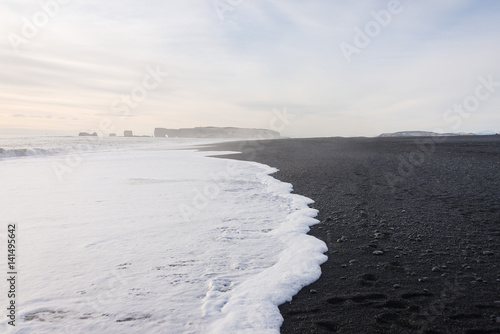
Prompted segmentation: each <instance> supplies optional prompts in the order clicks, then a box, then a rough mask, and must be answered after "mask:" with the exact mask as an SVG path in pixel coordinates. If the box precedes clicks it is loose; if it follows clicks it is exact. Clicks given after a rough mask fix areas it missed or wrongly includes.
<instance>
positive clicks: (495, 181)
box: [206, 136, 500, 334]
mask: <svg viewBox="0 0 500 334" xmlns="http://www.w3.org/2000/svg"><path fill="white" fill-rule="evenodd" d="M206 149H207V150H221V151H239V152H242V154H231V155H222V156H217V157H219V158H231V159H237V160H248V161H256V162H259V163H264V164H266V165H269V166H271V167H275V168H278V169H279V170H280V171H279V172H277V173H275V174H273V175H272V176H273V177H275V178H276V179H278V180H280V181H284V182H288V183H291V184H292V185H293V187H294V193H297V194H300V195H303V196H306V197H309V198H311V199H313V200H314V201H315V203H314V204H312V205H311V207H312V208H315V209H318V210H319V213H318V216H317V217H316V219H318V220H319V221H320V222H321V223H320V224H317V225H314V226H312V227H311V231H310V233H309V234H310V235H313V236H315V237H316V238H318V239H320V240H323V241H324V242H325V243H326V244H327V245H328V248H329V250H328V252H327V253H326V255H328V261H327V262H325V263H324V264H323V265H322V266H321V269H322V276H321V277H320V279H319V280H317V281H316V282H314V283H313V284H311V285H309V286H307V287H305V288H303V289H302V290H301V291H300V292H299V293H298V294H297V295H296V296H294V298H293V300H292V301H291V302H287V303H285V304H282V305H281V306H280V311H281V314H282V315H283V317H284V322H283V325H282V327H281V333H285V334H286V333H332V332H336V333H365V332H367V333H470V334H472V333H499V332H500V330H499V328H500V305H499V304H500V302H499V301H500V296H499V294H498V291H499V286H500V270H499V269H500V266H499V264H500V263H499V262H500V261H499V255H500V190H499V189H500V176H499V174H500V173H499V171H500V137H499V136H467V137H411V138H406V137H405V138H390V137H389V138H311V139H277V140H263V141H257V142H255V141H247V142H228V143H221V144H216V145H213V146H212V145H211V146H210V147H209V148H206Z"/></svg>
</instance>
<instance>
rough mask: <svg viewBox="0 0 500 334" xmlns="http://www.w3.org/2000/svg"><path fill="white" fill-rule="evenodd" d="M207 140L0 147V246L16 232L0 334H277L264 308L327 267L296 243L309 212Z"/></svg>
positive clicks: (18, 142) (265, 170)
mask: <svg viewBox="0 0 500 334" xmlns="http://www.w3.org/2000/svg"><path fill="white" fill-rule="evenodd" d="M212 142H213V141H212ZM206 143H209V141H207V140H185V139H184V140H180V139H155V138H106V139H104V138H74V137H39V138H27V137H25V138H0V148H1V149H2V150H0V154H1V155H0V175H1V179H0V187H1V189H2V191H1V193H0V203H2V207H1V216H2V222H3V224H1V226H0V229H1V230H0V238H1V245H2V248H4V249H6V247H7V246H6V238H7V225H8V224H16V227H17V231H18V235H17V240H16V242H17V244H16V245H17V249H16V251H17V258H16V261H17V266H18V282H17V288H16V289H17V292H18V294H17V295H16V305H17V320H16V327H15V328H12V326H10V325H8V323H7V321H8V319H7V317H6V314H7V311H4V312H5V315H4V316H2V317H1V318H0V319H1V321H0V332H13V333H176V334H177V333H279V327H280V325H281V322H282V317H281V315H280V313H279V309H278V307H277V306H278V305H279V304H281V303H283V302H285V301H287V300H290V299H291V297H292V296H293V295H294V294H296V293H297V292H298V290H300V289H301V288H302V287H303V286H305V285H307V284H309V283H311V282H313V281H314V280H316V279H317V278H319V276H320V274H321V271H320V267H319V265H320V264H321V263H323V262H324V261H325V260H326V256H325V255H324V254H323V253H324V252H326V250H327V249H326V245H325V244H324V243H323V242H322V241H320V240H318V239H316V238H314V237H312V236H309V235H307V234H306V233H307V232H308V231H309V226H311V225H312V224H316V223H317V220H315V219H314V217H315V216H316V214H317V212H316V211H315V210H313V209H311V208H309V207H308V204H310V203H312V201H311V200H310V199H308V198H305V197H302V196H299V195H295V194H290V192H291V190H292V185H290V184H287V183H282V182H280V181H277V180H276V179H274V178H272V176H271V174H272V173H273V172H275V171H276V170H275V169H273V168H271V167H269V166H266V165H262V164H258V163H253V162H241V161H234V160H227V159H220V158H215V157H210V156H211V155H215V154H221V152H199V151H196V149H195V148H194V147H193V146H192V145H200V144H206ZM6 260H7V259H6V256H3V257H0V269H1V270H2V271H4V272H5V273H6V272H7V271H8V270H7V261H6ZM7 290H8V286H7V282H6V280H2V283H1V284H0V296H1V297H0V302H1V304H0V308H1V309H4V310H6V307H7V303H8V301H7V298H6V292H7ZM4 306H5V307H4Z"/></svg>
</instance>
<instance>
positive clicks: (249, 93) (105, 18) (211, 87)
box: [0, 0, 500, 136]
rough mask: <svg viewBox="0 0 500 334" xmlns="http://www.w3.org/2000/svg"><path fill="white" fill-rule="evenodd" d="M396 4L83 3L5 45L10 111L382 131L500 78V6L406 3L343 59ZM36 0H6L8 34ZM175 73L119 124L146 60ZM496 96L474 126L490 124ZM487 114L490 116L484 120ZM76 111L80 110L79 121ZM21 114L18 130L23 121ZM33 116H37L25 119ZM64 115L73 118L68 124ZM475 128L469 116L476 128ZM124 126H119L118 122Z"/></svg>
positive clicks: (435, 114) (306, 131) (437, 119)
mask: <svg viewBox="0 0 500 334" xmlns="http://www.w3.org/2000/svg"><path fill="white" fill-rule="evenodd" d="M387 4H388V1H381V0H362V1H358V2H356V3H355V4H353V3H348V2H325V1H320V0H313V1H308V2H304V1H298V0H292V1H287V2H283V1H277V0H272V1H263V0H255V1H243V2H241V5H239V6H235V7H234V10H232V11H230V12H227V13H226V14H227V15H225V17H224V20H221V19H220V17H219V15H218V13H217V11H216V10H215V9H214V7H213V3H212V2H211V1H201V0H196V1H195V0H193V1H183V2H175V3H174V2H172V1H159V0H158V1H154V0H148V1H142V2H136V1H132V0H124V1H121V2H119V3H117V2H109V1H108V2H102V1H97V0H89V1H85V2H84V1H72V2H70V3H68V4H67V5H64V6H61V7H60V10H59V12H58V14H57V15H55V16H54V17H53V18H50V21H49V22H48V23H47V24H46V25H45V26H43V27H41V28H40V29H39V32H38V34H37V35H36V36H35V37H33V38H31V39H29V42H28V43H26V44H23V45H22V46H21V52H20V53H19V54H16V53H15V52H14V51H13V49H12V46H11V45H10V44H9V42H8V39H7V38H6V39H4V40H3V42H2V44H0V61H1V62H2V63H3V64H8V66H5V67H4V70H3V72H2V76H1V77H0V97H1V98H2V101H3V102H2V109H0V115H1V114H2V113H4V114H5V115H17V114H19V115H31V114H33V115H37V114H38V113H44V114H47V113H50V114H51V115H53V118H52V119H47V121H51V122H53V123H52V125H51V128H57V127H60V128H61V129H62V128H67V127H68V126H70V127H72V131H78V130H79V129H80V128H85V129H91V128H95V127H97V126H98V124H99V121H100V120H101V119H102V118H104V117H112V118H113V119H116V125H117V127H119V128H120V129H121V128H134V129H137V132H146V131H151V130H152V129H153V128H154V127H155V126H164V125H165V126H166V125H168V126H169V127H176V126H178V127H187V126H199V125H205V124H208V123H210V124H211V125H220V126H232V125H234V126H262V125H263V124H264V125H265V124H266V122H267V119H268V117H269V115H270V114H272V109H273V108H282V107H285V106H287V107H288V109H289V110H290V112H292V113H293V112H295V113H296V114H297V115H299V116H300V117H299V120H300V121H298V122H295V123H294V124H293V125H291V126H290V127H289V128H287V130H286V131H287V133H285V135H290V136H295V135H300V136H315V135H318V128H322V129H323V130H321V135H377V134H378V133H380V132H388V131H391V130H393V129H394V130H398V129H403V128H405V129H406V128H414V129H422V130H432V129H433V128H435V127H437V126H443V119H442V113H443V112H444V110H446V108H449V106H450V105H452V104H453V103H455V102H456V101H461V99H463V98H464V97H465V96H467V95H468V94H470V91H471V89H472V90H473V89H474V87H475V85H476V82H477V77H478V76H480V75H488V74H490V73H492V74H493V75H494V76H495V77H496V78H498V80H500V73H498V71H497V68H498V66H497V59H499V57H500V46H499V45H498V43H497V41H498V39H499V37H500V36H499V34H500V23H499V21H498V20H497V17H498V13H499V12H500V4H499V3H498V2H494V1H484V2H481V4H479V3H477V2H475V1H471V0H453V1H452V0H443V1H440V2H438V3H436V2H431V1H419V2H415V1H406V0H401V4H402V7H403V10H402V11H401V13H399V14H397V15H393V16H392V18H391V22H390V24H389V25H387V26H386V27H383V28H382V29H381V31H380V33H379V34H378V35H377V36H376V37H374V38H372V40H371V41H370V44H369V46H367V47H366V48H363V49H362V50H361V52H360V53H359V54H354V55H353V57H352V62H351V63H350V64H349V63H347V62H346V59H345V58H344V55H343V54H342V52H341V50H340V48H339V45H340V43H342V42H346V43H353V39H354V37H355V34H356V32H355V29H356V28H359V29H364V28H365V27H366V24H367V23H369V22H371V21H373V20H374V16H373V12H380V11H381V10H385V9H387ZM40 10H41V8H40V6H39V4H38V3H34V2H32V1H27V0H23V1H14V0H7V1H4V2H2V4H0V22H2V23H0V27H1V28H2V29H1V30H2V31H5V32H7V33H14V34H18V35H21V34H22V27H23V22H25V21H23V18H26V19H28V20H31V19H32V17H33V14H34V13H37V12H39V11H40ZM157 65H158V66H160V67H161V68H162V69H164V71H168V72H169V73H170V75H169V76H168V77H167V78H165V79H164V80H163V81H162V82H161V84H160V85H159V86H158V87H157V88H156V89H154V90H151V91H148V96H147V98H146V99H144V100H143V101H140V103H138V104H137V106H136V107H135V108H133V110H131V113H130V115H131V116H134V117H130V118H129V117H127V118H124V119H120V120H118V119H117V117H113V116H116V113H113V111H112V104H113V101H115V100H116V99H117V97H119V96H121V95H130V94H131V92H132V91H133V89H134V87H136V86H137V85H141V83H142V80H143V78H144V76H145V74H146V67H147V66H152V67H154V66H157ZM499 95H500V94H495V95H494V96H492V98H491V99H489V100H488V101H486V103H484V104H483V105H482V106H481V110H479V111H478V113H477V115H475V120H473V119H471V120H470V122H469V120H467V121H466V122H464V129H463V130H464V131H468V128H467V126H471V127H472V126H473V127H485V128H486V127H488V126H490V122H488V119H497V118H494V115H496V114H495V113H497V111H498V107H499V105H500V101H499V98H498V96H499ZM479 115H481V116H479ZM75 116H77V117H75ZM16 118H18V119H19V118H22V116H19V117H12V120H11V121H10V122H11V123H9V125H10V126H12V127H15V128H19V127H21V125H22V124H21V123H16V122H14V120H15V119H16ZM25 118H29V117H25ZM64 118H67V119H72V118H78V122H77V120H75V119H73V120H72V121H73V123H71V124H68V123H63V122H62V121H61V120H63V119H64ZM468 124H470V125H468ZM120 129H118V130H117V131H119V130H120Z"/></svg>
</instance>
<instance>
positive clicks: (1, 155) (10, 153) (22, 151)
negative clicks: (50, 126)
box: [0, 147, 64, 159]
mask: <svg viewBox="0 0 500 334" xmlns="http://www.w3.org/2000/svg"><path fill="white" fill-rule="evenodd" d="M63 151H64V150H63V149H61V148H56V149H45V148H14V149H4V148H1V147H0V159H7V158H18V157H28V156H43V155H54V154H59V153H62V152H63Z"/></svg>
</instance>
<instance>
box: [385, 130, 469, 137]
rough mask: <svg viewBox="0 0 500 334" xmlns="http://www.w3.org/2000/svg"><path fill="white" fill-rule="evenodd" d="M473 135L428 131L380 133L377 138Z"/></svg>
mask: <svg viewBox="0 0 500 334" xmlns="http://www.w3.org/2000/svg"><path fill="white" fill-rule="evenodd" d="M473 135H474V134H473V133H437V132H430V131H400V132H394V133H382V134H381V135H380V136H379V137H425V136H473Z"/></svg>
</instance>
